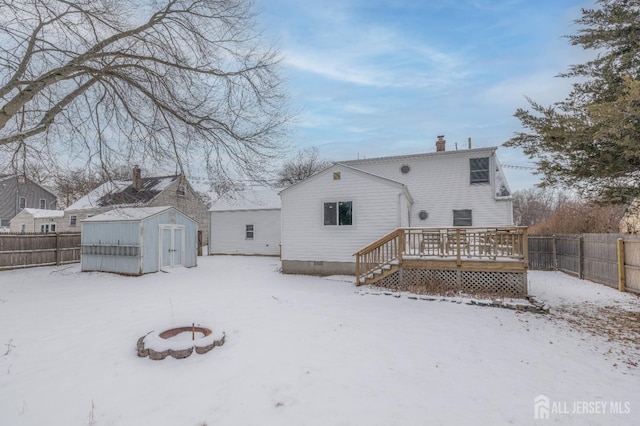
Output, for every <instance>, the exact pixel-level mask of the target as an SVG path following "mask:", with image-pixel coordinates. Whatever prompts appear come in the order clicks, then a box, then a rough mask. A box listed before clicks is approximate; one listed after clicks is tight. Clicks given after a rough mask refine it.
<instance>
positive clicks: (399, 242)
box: [353, 228, 404, 283]
mask: <svg viewBox="0 0 640 426" xmlns="http://www.w3.org/2000/svg"><path fill="white" fill-rule="evenodd" d="M403 240H404V228H398V229H395V230H393V231H391V232H389V233H388V234H387V235H385V236H383V237H382V238H380V239H378V240H376V241H374V242H373V243H371V244H369V245H368V246H366V247H364V248H362V249H360V250H358V251H357V252H356V253H354V254H353V256H355V257H356V283H360V281H361V278H362V277H366V276H367V275H368V274H371V273H373V271H375V270H377V269H381V268H383V267H384V266H385V265H390V264H392V262H394V261H398V262H402V253H403V251H404V241H403ZM385 245H390V247H389V249H388V250H386V253H385V254H386V256H382V257H381V254H383V253H381V251H380V249H382V248H383V247H385ZM394 246H395V247H394ZM376 251H377V253H378V258H377V259H376V261H375V262H373V261H368V260H367V258H368V257H370V256H372V254H373V253H374V252H376Z"/></svg>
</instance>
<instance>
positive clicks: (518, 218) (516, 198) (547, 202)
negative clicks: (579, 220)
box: [513, 188, 558, 226]
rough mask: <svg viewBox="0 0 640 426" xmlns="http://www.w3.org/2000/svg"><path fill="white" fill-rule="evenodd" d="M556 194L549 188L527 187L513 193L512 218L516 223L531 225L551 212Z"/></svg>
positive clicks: (555, 200)
mask: <svg viewBox="0 0 640 426" xmlns="http://www.w3.org/2000/svg"><path fill="white" fill-rule="evenodd" d="M557 201H558V194H557V193H556V192H554V191H553V190H551V189H546V188H545V189H540V188H529V189H525V190H521V191H515V192H514V193H513V218H514V221H515V223H516V225H519V226H531V225H535V224H536V223H539V222H541V221H543V220H544V219H546V218H547V217H549V216H550V215H551V214H553V212H554V209H555V206H556V203H557Z"/></svg>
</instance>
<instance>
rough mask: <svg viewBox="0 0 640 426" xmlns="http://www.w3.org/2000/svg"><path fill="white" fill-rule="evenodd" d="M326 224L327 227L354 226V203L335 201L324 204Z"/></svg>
mask: <svg viewBox="0 0 640 426" xmlns="http://www.w3.org/2000/svg"><path fill="white" fill-rule="evenodd" d="M324 224H325V225H326V226H333V225H338V226H349V225H353V202H352V201H334V202H329V203H324Z"/></svg>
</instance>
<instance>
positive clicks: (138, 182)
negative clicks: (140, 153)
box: [131, 164, 142, 191]
mask: <svg viewBox="0 0 640 426" xmlns="http://www.w3.org/2000/svg"><path fill="white" fill-rule="evenodd" d="M131 186H132V187H133V189H135V190H136V191H140V189H141V188H142V174H141V172H140V167H138V165H137V164H136V165H135V166H133V183H132V184H131Z"/></svg>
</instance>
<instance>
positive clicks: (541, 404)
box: [533, 395, 550, 419]
mask: <svg viewBox="0 0 640 426" xmlns="http://www.w3.org/2000/svg"><path fill="white" fill-rule="evenodd" d="M549 411H550V407H549V398H548V397H546V396H544V395H538V396H536V398H535V399H534V400H533V417H534V418H535V419H548V418H549Z"/></svg>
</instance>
